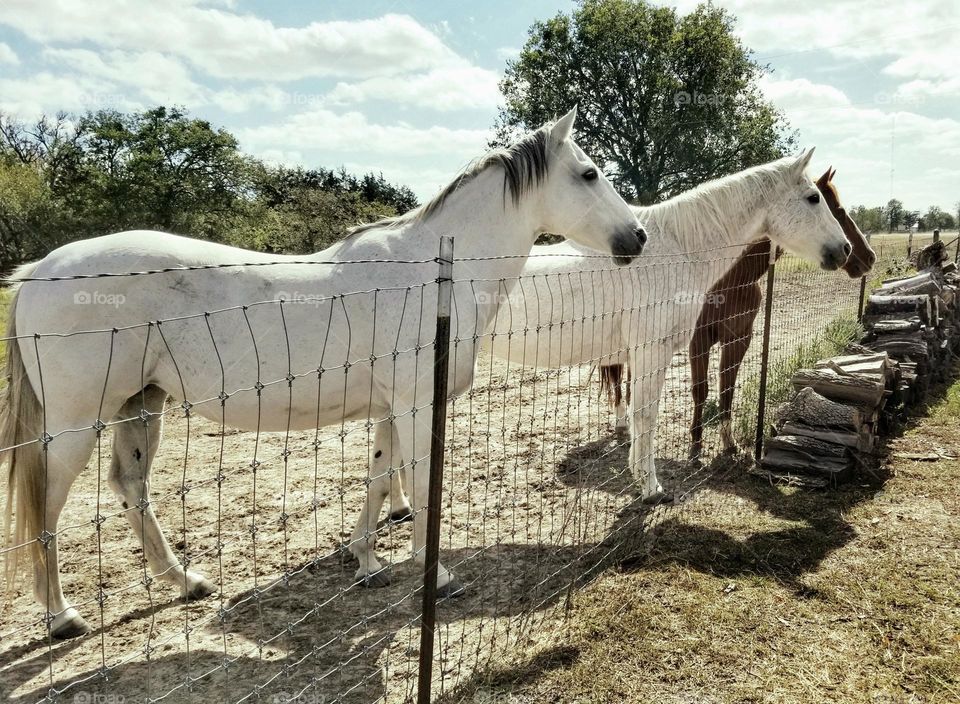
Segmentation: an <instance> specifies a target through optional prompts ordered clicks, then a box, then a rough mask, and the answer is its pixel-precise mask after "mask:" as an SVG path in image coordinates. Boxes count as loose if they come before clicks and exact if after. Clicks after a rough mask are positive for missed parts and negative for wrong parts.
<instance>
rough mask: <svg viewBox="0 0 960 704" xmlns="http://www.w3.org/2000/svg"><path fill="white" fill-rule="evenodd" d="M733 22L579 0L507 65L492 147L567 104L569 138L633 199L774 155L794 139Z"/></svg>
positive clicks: (716, 13) (713, 13)
mask: <svg viewBox="0 0 960 704" xmlns="http://www.w3.org/2000/svg"><path fill="white" fill-rule="evenodd" d="M733 25H734V18H733V17H732V16H731V15H729V14H728V13H727V12H726V10H723V9H722V8H719V7H716V6H713V5H710V4H704V5H700V6H698V7H697V8H696V9H695V10H694V11H693V12H691V13H690V14H688V15H679V14H677V12H676V11H675V10H674V9H672V8H669V7H657V6H654V5H653V4H651V3H650V2H647V1H646V0H581V1H580V3H579V7H578V8H577V9H575V10H574V11H573V13H572V15H565V14H558V15H556V16H555V17H553V18H551V19H548V20H546V21H543V22H536V23H535V24H534V25H533V26H532V27H531V28H530V31H529V39H528V40H527V43H526V45H525V46H524V48H523V50H522V51H521V53H520V56H519V57H518V58H517V59H516V60H514V61H509V62H508V63H507V68H506V72H505V75H504V78H503V81H502V82H501V84H500V89H501V91H502V92H503V95H504V100H505V103H504V106H503V107H502V108H501V111H500V115H499V117H498V119H497V124H496V130H497V137H496V138H495V143H504V142H506V141H508V140H509V138H510V136H511V135H512V134H513V133H514V132H515V131H517V130H519V129H521V128H523V129H528V128H532V127H535V126H537V125H540V124H542V123H543V122H544V121H545V120H548V119H551V118H553V117H555V116H557V115H559V114H562V113H563V112H565V111H566V110H568V109H569V108H570V107H571V106H572V105H574V104H577V105H578V106H579V113H578V118H577V139H578V141H580V143H581V144H583V145H584V148H585V149H586V150H587V151H588V152H589V153H590V154H591V156H593V157H594V158H595V159H596V160H597V161H598V163H601V164H603V165H604V166H605V170H606V171H608V173H609V174H610V177H611V179H612V180H613V182H614V183H615V184H616V186H617V188H618V189H619V190H620V192H621V193H622V194H623V195H624V196H625V197H627V198H629V199H632V200H635V201H638V202H640V203H643V204H649V203H653V202H656V201H658V200H661V199H664V198H668V197H670V196H673V195H676V194H678V193H680V192H682V191H685V190H687V189H689V188H692V187H693V186H696V185H698V184H700V183H702V182H703V181H705V180H708V179H711V178H715V177H717V176H721V175H724V174H728V173H731V172H734V171H738V170H740V169H743V168H746V167H748V166H751V165H754V164H757V163H761V162H764V161H769V160H771V159H774V158H776V157H779V156H781V155H783V154H784V153H785V152H786V151H788V150H789V149H791V148H792V146H793V141H794V139H793V136H792V135H791V134H790V133H789V132H788V127H787V124H786V121H785V119H784V118H783V116H782V115H781V114H780V113H779V112H778V111H777V110H776V109H775V108H774V107H773V106H772V105H771V104H770V103H769V102H767V101H766V100H764V99H763V96H762V95H761V92H760V89H759V87H758V84H757V81H758V79H759V78H760V77H761V76H762V75H763V74H764V72H765V71H766V68H765V67H764V66H761V65H760V64H758V63H757V62H756V61H754V60H753V59H752V58H751V52H750V51H749V50H748V49H747V48H746V47H744V46H743V44H742V43H741V42H740V40H739V39H738V38H737V37H736V36H735V35H734V33H733Z"/></svg>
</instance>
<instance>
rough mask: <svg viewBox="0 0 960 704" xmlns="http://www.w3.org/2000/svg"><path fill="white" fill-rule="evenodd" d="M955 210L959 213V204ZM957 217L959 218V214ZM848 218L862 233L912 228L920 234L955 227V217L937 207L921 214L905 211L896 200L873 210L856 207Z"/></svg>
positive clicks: (851, 210)
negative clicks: (851, 219)
mask: <svg viewBox="0 0 960 704" xmlns="http://www.w3.org/2000/svg"><path fill="white" fill-rule="evenodd" d="M957 210H958V211H960V203H958V204H957ZM957 215H958V216H960V212H958V214H957ZM850 217H852V218H853V220H854V222H856V223H857V226H858V227H859V228H860V229H861V230H862V231H863V232H897V231H900V230H911V229H914V227H916V229H917V230H919V231H920V232H927V231H931V230H953V229H956V227H957V217H955V216H954V214H953V213H948V212H947V211H945V210H943V209H941V208H940V207H939V206H936V205H932V206H930V208H929V209H928V210H927V212H926V213H921V212H920V211H919V210H907V209H906V208H905V207H904V206H903V203H901V202H900V201H899V200H897V199H896V198H893V199H891V200H890V201H889V202H888V203H887V204H886V205H878V206H877V207H875V208H867V207H866V206H863V205H858V206H856V207H854V208H851V209H850Z"/></svg>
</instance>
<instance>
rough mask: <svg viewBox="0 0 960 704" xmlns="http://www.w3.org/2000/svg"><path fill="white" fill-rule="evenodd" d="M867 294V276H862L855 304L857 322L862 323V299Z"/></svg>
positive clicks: (868, 241)
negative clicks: (858, 297)
mask: <svg viewBox="0 0 960 704" xmlns="http://www.w3.org/2000/svg"><path fill="white" fill-rule="evenodd" d="M866 237H867V244H870V235H869V234H868V235H867V236H866ZM866 293H867V275H866V274H864V275H863V276H861V277H860V301H859V303H858V304H857V322H858V323H862V322H863V299H864V296H865V295H866Z"/></svg>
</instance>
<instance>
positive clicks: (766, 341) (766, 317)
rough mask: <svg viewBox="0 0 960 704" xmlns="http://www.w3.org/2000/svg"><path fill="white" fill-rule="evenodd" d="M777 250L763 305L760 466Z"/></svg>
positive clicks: (772, 256)
mask: <svg viewBox="0 0 960 704" xmlns="http://www.w3.org/2000/svg"><path fill="white" fill-rule="evenodd" d="M776 261H777V248H776V246H771V247H770V266H769V267H768V268H767V298H766V301H764V305H763V348H762V350H761V353H760V391H759V395H758V396H757V438H756V444H755V445H754V448H753V457H754V459H755V460H756V462H757V464H760V455H761V453H762V452H763V423H764V414H765V413H766V407H767V367H768V366H769V362H770V313H771V311H772V310H773V275H774V269H775V268H776Z"/></svg>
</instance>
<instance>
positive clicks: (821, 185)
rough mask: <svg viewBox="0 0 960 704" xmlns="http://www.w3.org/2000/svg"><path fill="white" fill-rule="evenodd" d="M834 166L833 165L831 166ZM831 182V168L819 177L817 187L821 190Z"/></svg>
mask: <svg viewBox="0 0 960 704" xmlns="http://www.w3.org/2000/svg"><path fill="white" fill-rule="evenodd" d="M831 168H833V167H831ZM828 183H830V169H827V170H826V171H824V172H823V175H822V176H821V177H820V178H818V179H817V188H819V189H820V190H821V191H822V190H823V189H824V188H826V187H827V184H828Z"/></svg>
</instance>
